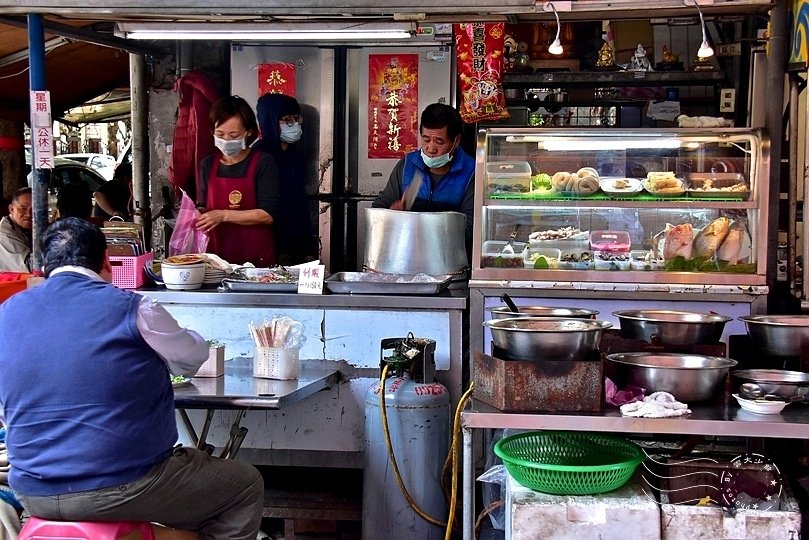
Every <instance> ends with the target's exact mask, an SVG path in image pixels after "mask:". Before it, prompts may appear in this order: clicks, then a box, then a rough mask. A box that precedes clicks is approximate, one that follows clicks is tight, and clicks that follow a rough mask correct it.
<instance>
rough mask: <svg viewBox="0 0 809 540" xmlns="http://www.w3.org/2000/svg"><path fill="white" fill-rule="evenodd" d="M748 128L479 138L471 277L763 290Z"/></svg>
mask: <svg viewBox="0 0 809 540" xmlns="http://www.w3.org/2000/svg"><path fill="white" fill-rule="evenodd" d="M768 148H769V144H768V142H767V140H766V138H765V137H764V135H763V134H762V133H761V132H760V130H755V129H735V128H727V129H725V128H711V129H671V130H648V129H634V130H630V129H626V130H620V129H597V130H569V129H568V130H565V129H555V130H554V129H543V128H515V127H511V128H506V127H502V128H489V129H483V130H480V131H479V133H478V144H477V168H476V173H475V174H476V178H475V185H476V193H475V202H476V211H477V213H476V216H475V227H476V235H475V239H474V243H473V258H472V261H473V262H472V265H473V268H472V279H473V280H485V281H503V280H505V281H509V282H513V281H557V282H558V281H564V282H618V281H620V282H623V283H672V284H677V283H680V284H691V283H693V284H716V285H749V286H754V285H765V283H766V276H765V272H766V250H767V245H766V238H767V226H768V215H767V214H768V201H767V181H768V179H767V170H768V160H769V155H768Z"/></svg>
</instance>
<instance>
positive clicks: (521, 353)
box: [483, 317, 612, 360]
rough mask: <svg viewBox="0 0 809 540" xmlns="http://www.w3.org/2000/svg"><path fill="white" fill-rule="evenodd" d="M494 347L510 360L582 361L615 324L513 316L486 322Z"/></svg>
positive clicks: (591, 320) (588, 320)
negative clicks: (604, 333)
mask: <svg viewBox="0 0 809 540" xmlns="http://www.w3.org/2000/svg"><path fill="white" fill-rule="evenodd" d="M483 326H486V327H488V328H489V330H491V333H492V340H493V341H494V345H495V347H497V348H498V349H500V351H502V354H503V355H504V356H505V357H507V358H505V359H510V360H582V359H584V358H585V357H586V356H587V355H588V354H589V353H591V352H593V351H597V350H598V344H599V343H600V342H601V335H602V334H603V332H604V330H606V329H607V328H610V327H611V326H612V323H610V322H607V321H598V320H594V319H566V318H557V317H536V318H521V317H512V318H508V319H498V320H490V321H485V322H484V323H483Z"/></svg>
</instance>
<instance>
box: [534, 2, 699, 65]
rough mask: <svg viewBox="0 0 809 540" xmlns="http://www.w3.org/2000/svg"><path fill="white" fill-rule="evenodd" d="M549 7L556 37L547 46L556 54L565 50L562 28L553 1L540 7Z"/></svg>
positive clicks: (544, 8)
mask: <svg viewBox="0 0 809 540" xmlns="http://www.w3.org/2000/svg"><path fill="white" fill-rule="evenodd" d="M549 7H550V8H551V11H553V14H554V15H555V16H556V39H554V40H553V43H551V44H550V45H549V46H548V52H549V53H551V54H554V55H557V56H558V55H560V54H562V53H563V52H565V50H564V49H563V48H562V42H561V41H559V33H560V31H561V29H562V26H561V24H560V23H559V14H558V13H557V12H556V8H555V7H554V6H553V2H545V4H544V5H543V6H542V9H543V10H544V11H548V8H549ZM711 54H713V53H711Z"/></svg>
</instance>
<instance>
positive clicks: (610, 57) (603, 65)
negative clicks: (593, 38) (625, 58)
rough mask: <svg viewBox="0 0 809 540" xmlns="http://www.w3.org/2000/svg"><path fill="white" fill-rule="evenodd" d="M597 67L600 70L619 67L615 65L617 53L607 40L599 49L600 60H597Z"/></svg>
mask: <svg viewBox="0 0 809 540" xmlns="http://www.w3.org/2000/svg"><path fill="white" fill-rule="evenodd" d="M595 68H596V69H599V70H614V69H618V67H617V66H616V65H615V53H614V52H613V51H612V47H610V46H609V44H608V43H607V42H604V44H603V45H602V46H601V49H599V50H598V60H596V66H595Z"/></svg>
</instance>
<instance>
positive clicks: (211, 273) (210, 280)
mask: <svg viewBox="0 0 809 540" xmlns="http://www.w3.org/2000/svg"><path fill="white" fill-rule="evenodd" d="M227 275H228V273H227V272H225V271H224V270H220V269H218V268H211V267H210V266H208V265H206V266H205V278H204V279H203V280H202V284H203V285H219V283H220V282H221V281H222V280H223V279H225V278H226V277H227Z"/></svg>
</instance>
